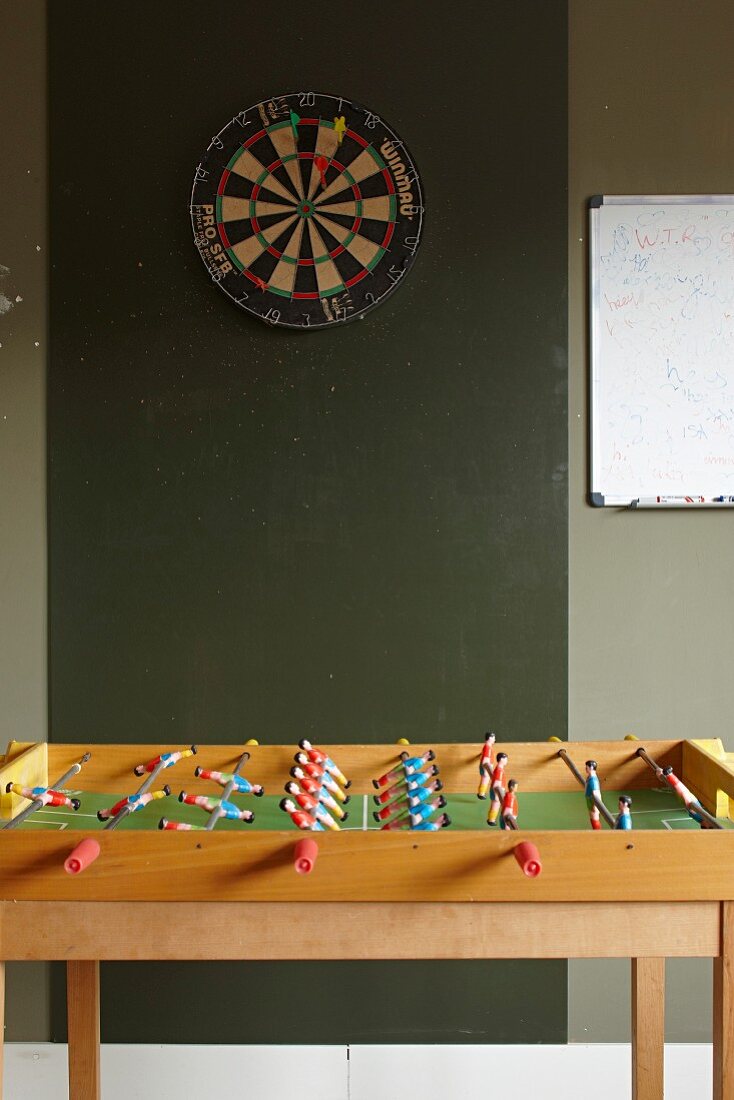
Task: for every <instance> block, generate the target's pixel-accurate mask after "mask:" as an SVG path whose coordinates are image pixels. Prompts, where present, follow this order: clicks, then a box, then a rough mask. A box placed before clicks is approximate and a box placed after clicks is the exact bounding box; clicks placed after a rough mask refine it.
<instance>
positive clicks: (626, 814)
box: [614, 794, 632, 830]
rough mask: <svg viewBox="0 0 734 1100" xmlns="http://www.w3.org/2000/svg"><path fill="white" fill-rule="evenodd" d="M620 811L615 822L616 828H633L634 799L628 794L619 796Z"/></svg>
mask: <svg viewBox="0 0 734 1100" xmlns="http://www.w3.org/2000/svg"><path fill="white" fill-rule="evenodd" d="M618 805H619V813H618V814H617V819H616V821H615V822H614V828H615V829H625V830H628V829H631V828H632V814H631V813H630V806H631V805H632V799H631V798H630V796H629V795H628V794H621V795H620V796H619V803H618Z"/></svg>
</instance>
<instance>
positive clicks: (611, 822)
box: [558, 749, 616, 829]
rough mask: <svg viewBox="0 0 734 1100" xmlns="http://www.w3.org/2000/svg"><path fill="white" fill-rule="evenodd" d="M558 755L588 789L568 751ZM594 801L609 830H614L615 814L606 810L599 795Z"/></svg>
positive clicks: (595, 796) (561, 751)
mask: <svg viewBox="0 0 734 1100" xmlns="http://www.w3.org/2000/svg"><path fill="white" fill-rule="evenodd" d="M558 755H559V756H560V758H561V760H562V761H563V763H564V764H566V765H567V767H568V769H569V770H570V771H571V772H573V774H574V776H575V778H576V779H577V780H578V782H579V783H580V784H581V786H582V787H583V788H584V789H585V788H586V780H585V779H584V777H583V775H582V774H581V772H580V771H579V770H578V768H577V767H576V765H575V764H574V762H573V760H572V759H571V757H570V756H569V755H568V753H567V752H566V750H565V749H559V750H558ZM592 799H593V802H594V805H595V806H596V808H597V810H598V811H599V813H600V814H601V816H602V817H603V818H604V820H605V821H606V823H607V825H608V826H609V828H610V829H613V828H614V827H615V825H616V821H615V819H614V814H612V813H610V811H609V810H608V809H607V808H606V806H605V805H604V803H603V802H602V800H601V798H599V795H598V794H594V795H592Z"/></svg>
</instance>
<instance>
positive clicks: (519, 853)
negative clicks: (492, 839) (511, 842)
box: [512, 840, 543, 878]
mask: <svg viewBox="0 0 734 1100" xmlns="http://www.w3.org/2000/svg"><path fill="white" fill-rule="evenodd" d="M512 854H513V855H514V857H515V859H516V860H517V862H518V864H519V865H520V868H521V870H522V873H523V874H524V875H527V876H528V878H537V877H538V875H539V874H540V872H541V871H542V870H543V864H542V863H541V862H540V852H539V851H538V849H537V848H536V847H535V845H534V844H532V843H531V842H530V841H529V840H523V841H522V843H520V844H517V845H516V846H515V847H514V848H513V849H512Z"/></svg>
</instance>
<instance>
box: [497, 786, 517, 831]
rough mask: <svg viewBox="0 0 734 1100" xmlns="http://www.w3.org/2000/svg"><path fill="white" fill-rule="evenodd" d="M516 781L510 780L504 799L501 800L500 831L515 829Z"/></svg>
mask: <svg viewBox="0 0 734 1100" xmlns="http://www.w3.org/2000/svg"><path fill="white" fill-rule="evenodd" d="M516 791H517V780H516V779H511V780H510V781H509V783H508V784H507V790H506V792H505V797H504V798H503V799H502V814H501V816H500V827H501V828H502V829H516V828H517V794H516Z"/></svg>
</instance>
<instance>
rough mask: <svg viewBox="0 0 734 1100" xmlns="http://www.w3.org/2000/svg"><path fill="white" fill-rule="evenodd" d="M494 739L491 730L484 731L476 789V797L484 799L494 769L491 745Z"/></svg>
mask: <svg viewBox="0 0 734 1100" xmlns="http://www.w3.org/2000/svg"><path fill="white" fill-rule="evenodd" d="M495 740H496V739H495V736H494V734H493V733H492V732H491V731H490V732H489V733H485V735H484V745H483V746H482V755H481V756H480V758H479V787H478V789H477V798H481V799H485V798H486V797H487V793H488V792H489V787H490V784H491V782H492V772H493V771H494V762H493V760H492V746H493V745H494V743H495Z"/></svg>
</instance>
